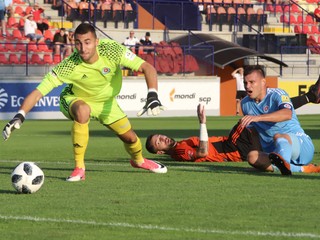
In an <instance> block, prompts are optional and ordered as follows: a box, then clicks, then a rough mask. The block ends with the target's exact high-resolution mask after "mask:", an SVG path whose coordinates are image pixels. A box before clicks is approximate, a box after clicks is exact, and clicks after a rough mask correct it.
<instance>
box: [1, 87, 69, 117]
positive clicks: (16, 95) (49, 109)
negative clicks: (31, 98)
mask: <svg viewBox="0 0 320 240" xmlns="http://www.w3.org/2000/svg"><path fill="white" fill-rule="evenodd" d="M38 84H39V83H38V82H29V81H25V82H23V81H6V82H2V81H1V82H0V112H1V116H0V119H8V118H10V117H12V113H16V112H17V111H18V110H19V108H20V106H21V104H22V103H23V100H24V99H25V97H26V96H27V95H28V94H29V93H30V92H32V91H33V90H34V89H35V88H36V87H37V86H38ZM62 88H63V86H60V87H58V88H55V89H54V90H52V91H51V92H50V93H49V94H48V95H46V96H44V97H43V98H42V99H40V100H39V102H38V103H37V104H36V105H35V107H34V108H32V110H31V111H30V113H29V114H28V116H29V115H30V116H31V118H33V117H32V116H37V117H36V118H44V119H45V118H52V117H49V116H50V115H51V116H55V113H57V116H58V115H59V114H58V113H59V112H60V109H59V95H60V92H61V90H62ZM53 118H56V117H53ZM57 118H60V117H57Z"/></svg>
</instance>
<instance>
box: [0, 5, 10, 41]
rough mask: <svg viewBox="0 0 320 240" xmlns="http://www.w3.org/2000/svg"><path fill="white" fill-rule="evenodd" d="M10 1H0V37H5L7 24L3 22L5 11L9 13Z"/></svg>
mask: <svg viewBox="0 0 320 240" xmlns="http://www.w3.org/2000/svg"><path fill="white" fill-rule="evenodd" d="M10 9H12V1H11V0H1V1H0V21H1V27H2V37H7V22H6V20H5V15H6V11H9V12H10V13H11V10H10Z"/></svg>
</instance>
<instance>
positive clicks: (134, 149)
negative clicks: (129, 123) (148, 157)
mask: <svg viewBox="0 0 320 240" xmlns="http://www.w3.org/2000/svg"><path fill="white" fill-rule="evenodd" d="M124 147H125V149H126V151H127V152H128V153H129V154H130V156H131V158H132V160H133V161H134V162H135V163H137V164H138V165H140V164H142V163H143V162H144V158H143V156H142V146H141V141H140V139H139V138H138V137H137V141H136V142H135V143H131V144H128V143H125V144H124Z"/></svg>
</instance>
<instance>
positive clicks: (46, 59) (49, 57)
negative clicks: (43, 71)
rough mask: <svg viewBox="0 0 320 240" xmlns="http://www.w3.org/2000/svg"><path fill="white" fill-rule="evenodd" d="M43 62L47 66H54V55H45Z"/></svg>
mask: <svg viewBox="0 0 320 240" xmlns="http://www.w3.org/2000/svg"><path fill="white" fill-rule="evenodd" d="M43 62H44V63H45V64H52V63H53V59H52V55H51V54H48V53H47V54H44V55H43Z"/></svg>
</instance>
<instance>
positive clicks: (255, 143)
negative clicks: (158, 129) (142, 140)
mask: <svg viewBox="0 0 320 240" xmlns="http://www.w3.org/2000/svg"><path fill="white" fill-rule="evenodd" d="M197 112H198V118H199V122H200V137H190V138H187V139H184V140H181V141H176V140H174V139H173V138H170V137H168V136H165V135H161V134H153V135H150V136H149V137H148V138H147V141H146V148H147V150H148V151H149V152H150V153H156V154H167V155H169V156H170V157H171V158H172V159H174V160H176V161H191V162H205V161H208V162H242V161H245V160H246V157H247V154H248V153H249V152H250V151H253V150H257V151H261V150H262V148H261V146H260V142H259V136H258V134H257V132H256V131H255V129H249V128H243V127H241V126H240V125H239V124H236V125H235V126H234V127H233V128H232V130H231V131H230V133H229V136H228V137H227V136H212V137H208V133H207V129H206V116H205V112H204V108H203V106H201V105H198V108H197Z"/></svg>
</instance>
